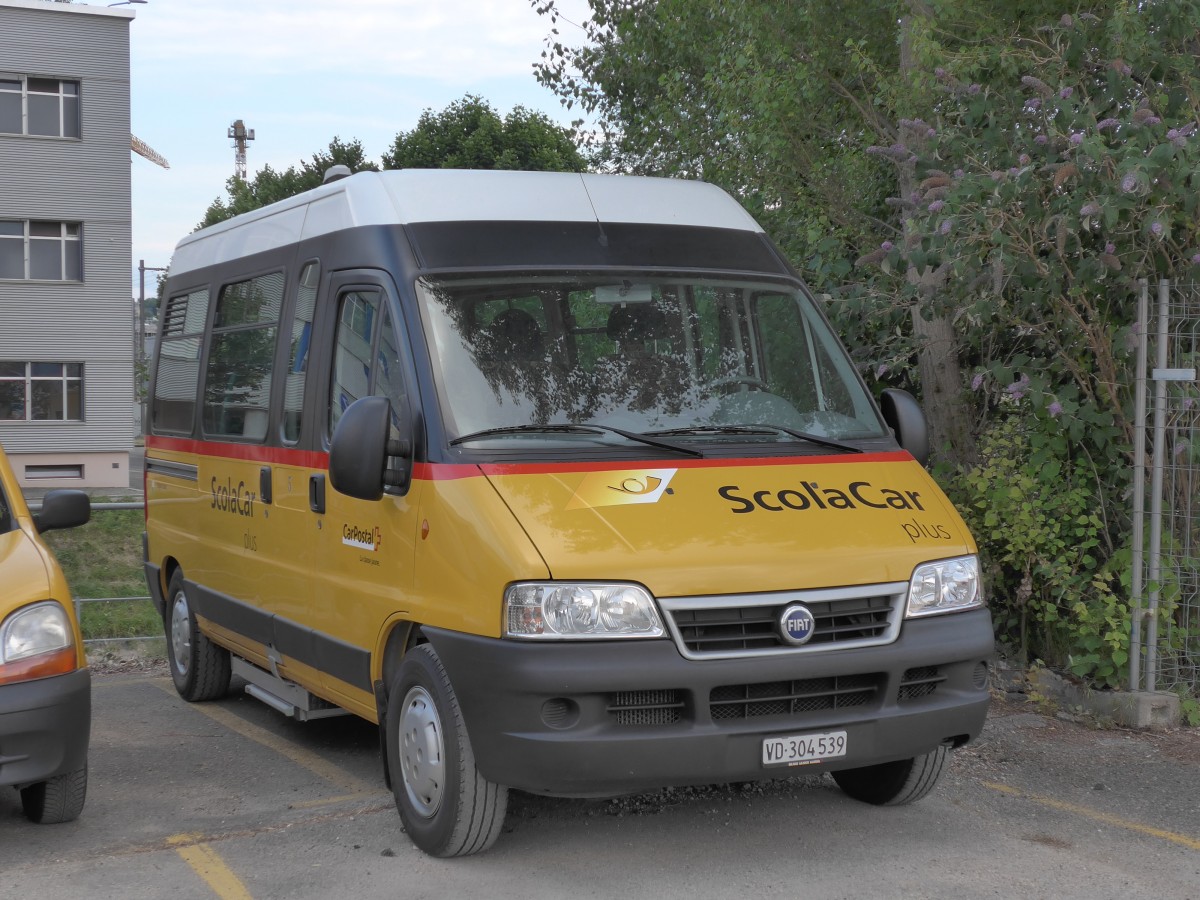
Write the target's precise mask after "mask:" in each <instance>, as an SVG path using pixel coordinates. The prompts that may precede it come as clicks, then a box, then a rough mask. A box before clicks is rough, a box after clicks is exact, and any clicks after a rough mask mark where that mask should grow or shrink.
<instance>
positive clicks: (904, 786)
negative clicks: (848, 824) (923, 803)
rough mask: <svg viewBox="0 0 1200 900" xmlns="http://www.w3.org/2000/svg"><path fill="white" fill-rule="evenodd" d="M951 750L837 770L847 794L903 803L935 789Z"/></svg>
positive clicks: (874, 801) (835, 775)
mask: <svg viewBox="0 0 1200 900" xmlns="http://www.w3.org/2000/svg"><path fill="white" fill-rule="evenodd" d="M948 752H949V751H948V750H946V748H945V747H938V748H937V749H936V750H934V751H933V752H932V753H926V754H924V755H923V756H915V757H913V758H911V759H901V760H898V761H896V762H890V763H881V764H880V765H878V766H863V767H862V768H861V769H842V770H841V771H840V772H834V773H832V774H833V780H834V781H836V782H837V785H838V787H840V788H841V789H842V790H843V791H844V792H845V793H846V794H847V795H848V796H850V797H853V798H854V799H855V800H861V801H862V802H863V803H872V804H874V805H875V806H903V805H904V804H905V803H913V802H915V801H917V800H920V799H921V798H922V797H924V796H925V795H926V794H928V793H929V792H930V791H932V790H933V788H934V786H935V785H936V784H937V783H938V779H939V778H941V775H942V767H943V766H944V765H945V764H946V755H947V753H948Z"/></svg>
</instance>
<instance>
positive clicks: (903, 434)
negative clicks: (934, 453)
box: [879, 388, 929, 465]
mask: <svg viewBox="0 0 1200 900" xmlns="http://www.w3.org/2000/svg"><path fill="white" fill-rule="evenodd" d="M879 406H880V408H881V410H882V412H883V421H885V422H887V424H888V427H889V428H891V429H892V433H893V434H895V435H896V441H897V442H898V443H899V444H900V446H901V447H903V448H904V449H905V450H907V451H908V452H909V453H911V454H912V455H913V457H914V458H915V459H916V461H917V462H919V463H920V464H921V465H925V464H926V463H928V462H929V426H928V425H927V424H926V423H925V413H924V412H923V411H922V410H921V404H919V403H917V399H916V397H914V396H913V395H912V394H910V393H909V392H908V391H902V390H899V389H897V388H888V389H887V390H886V391H884V392H883V393H882V394H881V395H880V397H879Z"/></svg>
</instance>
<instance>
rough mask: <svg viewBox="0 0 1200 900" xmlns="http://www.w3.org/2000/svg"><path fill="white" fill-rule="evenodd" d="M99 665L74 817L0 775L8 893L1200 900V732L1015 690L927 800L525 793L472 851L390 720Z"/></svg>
mask: <svg viewBox="0 0 1200 900" xmlns="http://www.w3.org/2000/svg"><path fill="white" fill-rule="evenodd" d="M130 665H131V666H132V667H133V668H134V669H135V671H127V672H123V673H114V674H104V673H99V674H97V675H96V677H95V683H94V691H93V696H94V705H95V711H94V727H93V737H92V750H91V784H90V787H89V795H88V800H87V805H86V806H85V808H84V811H83V815H82V816H81V817H80V819H79V820H78V821H77V822H74V823H70V824H66V825H59V826H40V827H39V826H34V825H31V824H29V823H27V822H26V821H25V820H24V819H23V818H22V816H21V812H20V804H19V801H18V798H17V795H16V793H15V792H12V791H8V790H3V791H0V873H2V875H0V896H4V897H13V898H17V897H31V896H39V897H48V898H66V897H82V896H86V897H89V898H121V900H138V898H162V897H166V896H170V897H172V898H173V900H178V898H193V897H196V898H200V897H214V896H216V897H221V898H258V900H265V898H288V900H305V898H327V897H337V896H342V897H356V898H374V897H400V898H447V897H453V898H460V897H462V898H468V897H479V898H489V900H491V898H508V897H511V898H520V900H536V898H561V897H567V896H570V897H598V898H601V897H603V898H606V897H620V898H631V897H653V898H655V900H674V898H685V897H686V898H724V897H739V898H759V897H789V898H826V897H829V898H840V897H845V898H851V897H853V898H882V897H933V898H943V897H944V898H955V900H961V898H973V897H1000V898H1025V897H1053V898H1060V897H1061V898H1088V900H1095V898H1108V897H1112V898H1118V897H1119V898H1130V897H1148V898H1193V900H1200V732H1197V731H1196V730H1187V729H1179V730H1175V731H1170V732H1165V733H1148V732H1137V731H1128V730H1119V729H1101V728H1096V727H1094V725H1093V724H1092V723H1088V722H1086V721H1073V720H1070V718H1066V719H1064V718H1059V717H1056V715H1054V714H1053V713H1047V712H1045V711H1043V710H1041V709H1040V708H1039V707H1038V706H1036V705H1035V704H1034V703H1032V702H1028V701H1022V700H1020V699H1012V698H1007V699H1006V698H1000V699H998V700H997V702H996V703H995V704H994V705H993V710H992V714H991V716H990V717H989V720H988V724H987V727H986V728H985V731H984V734H983V735H982V737H981V738H980V740H979V741H978V742H976V743H975V744H972V745H970V746H968V747H966V748H964V749H962V750H959V751H957V752H956V753H954V754H952V757H951V760H952V762H951V766H950V769H949V771H948V773H947V774H946V775H945V776H944V777H943V780H942V783H941V784H939V785H938V787H937V789H936V790H935V791H934V792H933V794H932V795H930V796H929V797H927V798H925V799H924V800H922V801H920V802H918V803H916V804H913V805H911V806H906V807H899V808H894V809H892V808H882V809H881V808H876V807H871V806H866V805H864V804H860V803H856V802H854V801H851V800H849V799H847V798H846V797H844V796H843V795H842V794H841V793H840V792H839V791H838V790H837V788H836V786H835V785H834V784H833V782H832V779H830V778H829V777H828V776H821V775H811V776H806V777H801V778H795V779H791V780H789V781H784V782H779V783H773V784H770V785H766V786H760V785H733V786H712V787H701V788H689V789H676V790H672V791H658V792H653V793H650V794H643V795H638V796H636V797H626V798H621V799H617V800H590V801H579V800H560V799H550V798H540V797H533V796H529V795H524V794H517V793H514V794H513V796H512V799H511V802H510V807H509V816H508V821H507V824H506V828H505V833H504V834H503V835H502V836H501V837H500V839H499V841H498V842H497V843H496V845H495V847H493V848H492V849H491V850H490V851H488V852H487V853H485V854H482V855H480V856H478V857H472V858H468V859H459V860H434V859H430V858H428V857H425V856H423V855H422V854H421V853H419V852H418V851H416V850H415V849H414V848H413V847H412V845H411V844H410V843H409V842H408V840H407V838H406V837H405V835H404V833H403V831H402V829H401V826H400V821H399V818H398V816H397V814H396V812H395V808H394V805H393V801H392V797H391V794H390V792H389V791H387V789H386V788H385V787H384V785H383V781H382V775H381V771H380V764H379V750H378V740H377V736H376V731H375V729H374V727H373V726H371V725H370V724H368V723H366V722H363V721H361V720H358V719H353V718H349V717H346V718H335V719H324V720H318V721H314V722H309V723H298V722H294V721H292V720H290V719H286V718H284V717H282V716H281V715H279V714H278V713H276V712H274V711H273V710H271V709H268V708H267V707H265V706H263V705H262V704H260V703H258V702H257V701H255V700H253V699H251V698H249V697H247V696H246V695H245V694H242V693H237V692H235V693H231V694H230V695H229V696H228V697H227V698H225V699H223V700H220V701H216V702H212V703H199V704H188V703H185V702H183V701H182V700H180V699H179V697H178V696H177V695H176V694H175V692H174V688H173V686H172V684H171V681H170V678H169V677H167V676H166V675H165V673H164V672H163V671H162V670H161V668H156V667H154V666H150V667H148V668H147V667H145V666H141V667H139V665H138V664H130Z"/></svg>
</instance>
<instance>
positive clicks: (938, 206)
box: [929, 200, 946, 213]
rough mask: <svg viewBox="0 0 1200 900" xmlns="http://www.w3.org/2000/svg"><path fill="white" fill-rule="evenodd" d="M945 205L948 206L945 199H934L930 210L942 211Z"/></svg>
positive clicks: (933, 211) (934, 211)
mask: <svg viewBox="0 0 1200 900" xmlns="http://www.w3.org/2000/svg"><path fill="white" fill-rule="evenodd" d="M945 206H946V201H945V200H934V201H933V202H932V203H930V204H929V211H930V212H931V213H936V212H941V211H942V209H943V208H945Z"/></svg>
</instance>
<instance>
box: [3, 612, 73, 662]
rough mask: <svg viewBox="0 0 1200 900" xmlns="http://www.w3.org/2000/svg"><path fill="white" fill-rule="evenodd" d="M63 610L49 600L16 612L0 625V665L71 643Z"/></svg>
mask: <svg viewBox="0 0 1200 900" xmlns="http://www.w3.org/2000/svg"><path fill="white" fill-rule="evenodd" d="M74 639H75V636H74V634H73V632H72V631H71V622H70V620H69V619H68V618H67V613H66V610H64V609H63V608H62V607H61V606H59V605H58V604H57V603H54V602H53V601H51V602H47V603H34V604H33V605H31V606H26V607H24V608H23V609H19V610H17V611H16V612H15V613H13V614H12V615H11V616H9V617H8V618H7V619H5V620H4V624H3V626H0V663H14V662H17V661H18V660H22V659H28V658H29V657H31V656H37V655H39V654H41V653H51V652H53V651H55V650H64V649H66V648H68V647H70V646H71V645H72V644H73V643H74Z"/></svg>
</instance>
